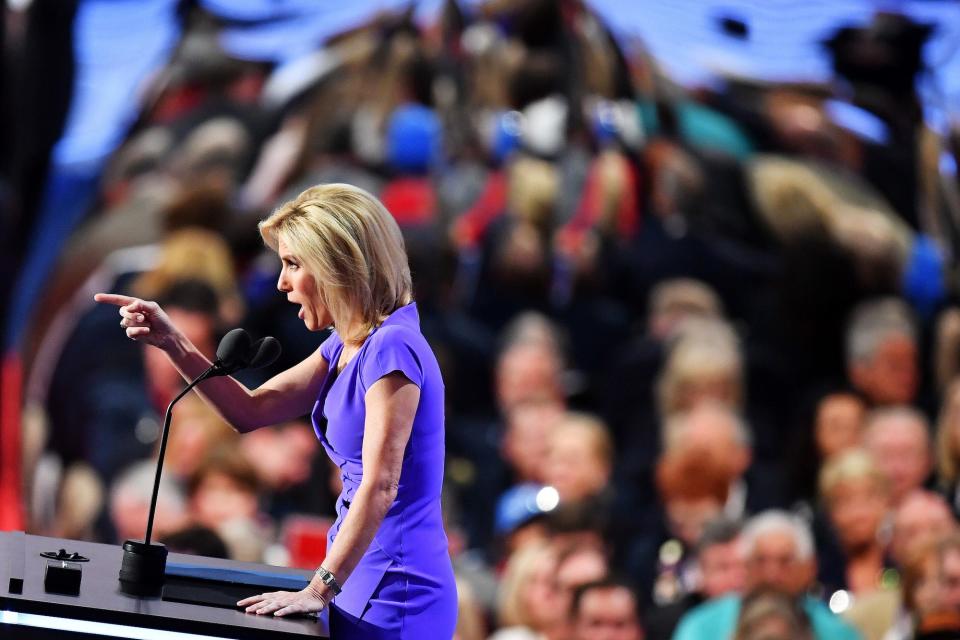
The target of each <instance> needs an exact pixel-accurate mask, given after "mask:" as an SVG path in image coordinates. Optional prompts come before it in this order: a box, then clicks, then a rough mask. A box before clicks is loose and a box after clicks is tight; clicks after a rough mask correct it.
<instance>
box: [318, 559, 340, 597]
mask: <svg viewBox="0 0 960 640" xmlns="http://www.w3.org/2000/svg"><path fill="white" fill-rule="evenodd" d="M316 574H317V575H318V576H320V582H322V583H323V584H325V585H327V586H328V587H330V588H331V589H332V590H333V595H335V596H338V595H340V592H341V591H343V588H342V587H341V586H340V583H339V582H337V578H336V576H334V575H333V574H332V573H330V572H329V571H327V570H326V569H324V568H323V566H322V565H321V566H319V567H317V571H316Z"/></svg>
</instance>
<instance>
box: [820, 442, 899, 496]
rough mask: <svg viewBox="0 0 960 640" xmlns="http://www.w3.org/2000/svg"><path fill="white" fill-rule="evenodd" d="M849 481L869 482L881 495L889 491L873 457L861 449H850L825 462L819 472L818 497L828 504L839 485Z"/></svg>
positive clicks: (884, 476)
mask: <svg viewBox="0 0 960 640" xmlns="http://www.w3.org/2000/svg"><path fill="white" fill-rule="evenodd" d="M849 480H870V481H872V482H873V483H874V484H875V486H876V487H877V488H878V489H880V491H881V492H882V493H883V494H885V495H886V494H888V493H889V491H890V483H889V480H888V478H887V476H886V475H884V473H883V471H881V470H880V467H878V466H877V463H876V462H875V461H874V459H873V456H871V455H870V454H869V453H867V452H866V451H864V450H862V449H852V450H850V451H844V452H842V453H840V454H838V455H835V456H833V457H832V458H830V459H829V460H827V463H826V464H825V465H824V467H823V469H821V471H820V482H819V484H820V497H821V498H822V499H823V500H824V501H825V502H826V503H827V504H829V503H830V502H831V501H832V499H833V493H834V491H836V489H837V487H838V486H839V485H840V483H842V482H846V481H849Z"/></svg>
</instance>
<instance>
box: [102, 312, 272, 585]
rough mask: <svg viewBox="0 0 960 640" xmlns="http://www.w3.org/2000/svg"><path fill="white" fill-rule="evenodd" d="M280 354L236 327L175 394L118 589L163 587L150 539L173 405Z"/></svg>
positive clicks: (160, 555) (159, 552)
mask: <svg viewBox="0 0 960 640" xmlns="http://www.w3.org/2000/svg"><path fill="white" fill-rule="evenodd" d="M279 357H280V342H279V341H277V339H276V338H274V337H271V336H267V337H265V338H260V339H259V340H257V341H256V342H253V340H252V339H251V338H250V334H249V333H247V332H246V331H244V330H243V329H240V328H237V329H233V330H232V331H230V332H228V333H227V335H225V336H223V339H222V340H220V344H218V345H217V359H216V360H215V361H214V363H213V364H212V365H211V366H210V367H209V368H208V369H207V370H206V371H204V372H203V373H201V374H200V375H199V376H197V377H196V378H195V379H194V380H193V382H191V383H190V384H188V385H187V386H186V388H185V389H184V390H183V391H181V392H180V393H179V394H177V397H175V398H174V399H173V400H171V401H170V404H169V405H167V412H166V415H165V416H164V418H163V434H162V435H161V438H160V454H159V456H158V459H157V475H156V476H155V479H154V481H153V496H152V497H151V499H150V512H149V514H148V515H147V532H146V536H144V539H143V542H139V541H137V540H127V541H126V542H124V543H123V564H122V565H121V566H120V589H121V591H123V592H124V593H128V594H130V595H136V596H148V595H156V594H158V593H159V591H160V589H161V587H163V578H164V571H165V570H166V567H167V547H166V546H165V545H163V544H159V543H153V544H151V543H150V538H151V536H152V535H153V517H154V515H155V514H156V511H157V494H158V493H159V491H160V473H161V471H162V470H163V458H164V456H165V454H166V452H167V436H168V435H169V434H170V420H171V419H172V418H173V405H175V404H176V403H177V402H179V401H180V398H182V397H183V396H185V395H187V393H189V392H190V390H191V389H193V388H194V387H195V386H197V385H198V384H200V383H201V382H203V381H204V380H207V379H208V378H214V377H217V376H226V375H230V374H231V373H236V372H237V371H240V370H242V369H259V368H260V367H266V366H268V365H270V364H273V363H274V362H275V361H276V359H277V358H279Z"/></svg>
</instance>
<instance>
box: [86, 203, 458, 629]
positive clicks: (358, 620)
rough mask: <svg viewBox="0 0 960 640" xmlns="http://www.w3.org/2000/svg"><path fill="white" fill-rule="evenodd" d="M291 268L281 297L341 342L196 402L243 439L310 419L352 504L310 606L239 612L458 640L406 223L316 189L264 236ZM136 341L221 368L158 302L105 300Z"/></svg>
mask: <svg viewBox="0 0 960 640" xmlns="http://www.w3.org/2000/svg"><path fill="white" fill-rule="evenodd" d="M260 233H261V235H262V236H263V239H264V241H265V242H266V243H267V244H268V245H269V246H270V247H271V248H272V249H274V250H275V251H277V253H278V254H279V256H280V260H281V262H282V268H281V271H280V278H279V281H278V282H277V288H278V289H279V290H280V291H281V292H283V293H285V294H286V296H287V300H289V301H290V302H292V303H294V304H296V305H299V306H300V312H299V317H300V318H301V319H302V320H303V322H304V324H305V325H306V326H307V329H309V330H310V331H320V330H322V329H325V328H327V327H330V326H331V325H332V326H333V329H334V330H333V332H332V333H331V335H330V337H329V338H328V339H327V340H326V341H324V342H323V344H322V345H321V346H320V348H319V349H318V350H317V351H316V352H315V353H313V354H312V355H310V356H309V357H307V358H306V359H305V360H304V361H302V362H301V363H299V364H297V365H295V366H293V367H291V368H290V369H288V370H287V371H284V372H282V373H280V374H278V375H276V376H275V377H273V378H271V379H270V380H268V381H267V382H265V383H264V384H263V385H261V386H260V387H259V388H257V389H256V390H254V391H251V390H249V389H247V388H246V387H245V386H244V385H242V384H241V383H239V382H237V381H236V380H234V379H233V378H229V377H222V378H214V379H210V380H207V381H205V382H203V383H202V384H200V385H199V386H198V387H197V390H198V391H199V393H200V394H201V395H202V396H204V397H205V398H206V399H207V401H208V402H210V403H211V404H212V405H213V406H214V407H215V408H216V409H217V410H218V411H219V412H220V414H221V415H222V416H223V417H224V418H225V419H226V420H227V421H228V422H230V424H232V425H233V426H234V428H235V429H236V430H237V431H239V432H241V433H243V432H247V431H251V430H253V429H257V428H259V427H262V426H265V425H272V424H277V423H279V422H283V421H285V420H289V419H292V418H296V417H298V416H301V415H304V414H306V413H311V415H312V418H313V424H314V429H315V430H316V432H317V437H318V438H319V439H320V442H321V443H322V444H323V446H324V448H325V449H326V450H327V453H328V454H329V456H330V458H331V459H332V460H333V461H334V463H336V465H337V466H338V467H340V472H341V477H342V479H343V491H342V493H341V494H340V497H339V498H338V499H337V505H336V509H337V519H336V521H335V522H334V524H333V526H332V527H331V528H330V534H329V540H328V545H327V555H326V558H325V559H324V561H323V563H322V564H321V566H320V567H319V568H318V569H317V572H316V574H315V575H314V577H313V579H312V580H311V581H310V584H309V585H308V586H307V588H305V589H304V590H302V591H298V592H275V593H264V594H261V595H259V596H254V597H252V598H247V599H246V600H242V601H240V602H239V603H237V604H238V606H240V607H245V608H246V611H247V612H248V613H256V614H260V615H267V614H272V615H276V616H283V615H287V614H292V613H309V612H316V611H320V610H322V609H323V608H324V607H326V606H328V605H329V607H330V633H331V636H332V637H334V638H450V637H452V636H453V632H454V626H455V624H456V609H457V596H456V587H455V585H454V578H453V570H452V568H451V564H450V558H449V556H448V553H447V540H446V535H445V533H444V530H443V524H442V518H441V512H440V488H441V483H442V481H443V456H444V424H443V410H444V398H443V394H444V387H443V380H442V378H441V375H440V369H439V367H438V365H437V361H436V357H435V356H434V354H433V352H432V351H431V349H430V347H429V345H428V344H427V341H426V340H425V339H424V337H423V335H421V333H420V328H419V317H418V315H417V307H416V304H415V303H414V302H413V297H412V291H411V282H410V268H409V266H408V264H407V256H406V252H405V250H404V245H403V239H402V237H401V235H400V229H399V228H398V227H397V224H396V222H395V221H394V219H393V217H392V216H391V215H390V213H389V212H388V211H387V210H386V209H385V208H384V206H383V205H382V204H381V203H380V202H379V201H378V200H377V199H376V198H375V197H373V196H372V195H370V194H369V193H367V192H366V191H363V190H362V189H358V188H356V187H353V186H350V185H344V184H327V185H320V186H316V187H312V188H310V189H307V190H306V191H304V192H303V193H301V194H300V195H299V196H298V197H297V198H296V199H295V200H293V201H291V202H288V203H286V204H285V205H283V206H281V207H280V208H279V209H278V210H277V211H275V212H274V213H273V214H272V215H271V216H270V217H269V218H267V219H266V220H264V221H262V222H261V223H260ZM95 299H96V300H97V301H98V302H105V303H110V304H115V305H117V306H119V308H120V316H121V321H120V325H121V326H122V327H123V328H124V329H125V330H126V333H127V336H128V337H130V338H131V339H133V340H138V341H141V342H146V343H148V344H151V345H153V346H155V347H158V348H160V349H162V350H163V351H164V352H165V353H166V354H167V356H169V358H170V360H171V361H172V362H173V364H174V365H175V366H176V367H177V369H178V370H179V371H180V373H181V374H182V375H183V376H184V378H187V379H188V380H192V379H193V378H195V377H196V376H198V375H199V374H200V373H201V372H202V371H204V370H205V369H206V368H207V367H209V366H210V362H209V361H208V360H207V359H206V358H205V357H204V356H203V355H201V354H200V353H199V352H198V351H197V349H196V347H195V346H194V345H193V344H191V343H190V341H189V340H187V338H186V337H185V336H184V335H183V333H181V332H180V331H179V330H178V329H177V327H175V326H174V325H173V324H172V323H171V322H170V320H169V318H168V317H167V315H166V314H165V313H164V312H163V310H162V309H161V308H160V307H159V306H158V305H157V304H156V303H154V302H148V301H144V300H140V299H138V298H131V297H128V296H122V295H116V294H102V293H101V294H97V295H96V297H95Z"/></svg>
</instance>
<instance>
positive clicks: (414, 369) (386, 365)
mask: <svg viewBox="0 0 960 640" xmlns="http://www.w3.org/2000/svg"><path fill="white" fill-rule="evenodd" d="M379 337H381V339H380V340H378V344H371V345H370V346H371V347H375V348H374V349H371V350H370V351H368V352H367V353H366V354H364V355H365V357H364V359H363V362H361V363H360V382H361V383H362V384H363V387H364V388H365V389H369V388H370V387H371V386H373V384H374V383H375V382H376V381H377V380H379V379H380V378H382V377H384V376H385V375H387V374H388V373H393V372H394V371H399V372H400V373H402V374H403V375H404V376H406V377H407V379H408V380H410V382H412V383H413V384H415V385H417V386H418V387H421V388H422V387H423V365H422V364H421V362H420V357H419V356H418V355H417V351H416V349H414V347H413V344H411V340H410V336H408V335H405V332H403V331H384V332H381V336H379Z"/></svg>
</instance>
